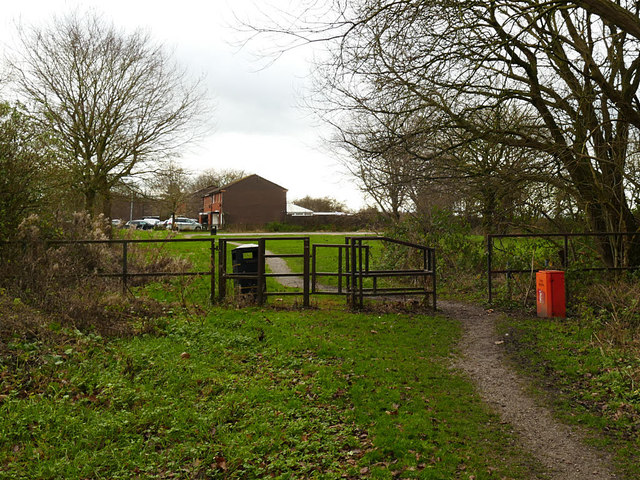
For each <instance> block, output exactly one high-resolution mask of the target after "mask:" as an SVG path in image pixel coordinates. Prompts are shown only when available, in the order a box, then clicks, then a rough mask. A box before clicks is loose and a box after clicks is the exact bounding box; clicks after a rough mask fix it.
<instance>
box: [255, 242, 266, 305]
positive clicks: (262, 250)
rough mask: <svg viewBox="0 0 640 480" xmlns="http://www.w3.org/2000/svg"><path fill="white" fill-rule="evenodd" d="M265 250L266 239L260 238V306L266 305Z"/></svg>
mask: <svg viewBox="0 0 640 480" xmlns="http://www.w3.org/2000/svg"><path fill="white" fill-rule="evenodd" d="M264 250H265V239H264V238H260V239H259V240H258V282H257V284H258V285H257V287H258V299H257V300H258V305H264V288H265V278H264Z"/></svg>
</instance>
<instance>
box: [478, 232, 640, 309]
mask: <svg viewBox="0 0 640 480" xmlns="http://www.w3.org/2000/svg"><path fill="white" fill-rule="evenodd" d="M638 235H639V233H638V232H601V233H539V234H538V233H522V234H490V235H487V296H488V301H489V303H491V302H493V277H494V276H496V275H505V276H506V277H507V279H509V278H510V276H512V275H515V274H525V273H527V274H531V275H532V274H535V273H536V272H538V271H540V270H543V269H545V268H547V267H548V265H547V264H548V263H549V262H548V259H545V265H544V266H543V267H534V265H533V264H532V265H531V266H530V268H518V267H515V268H514V267H513V266H512V265H509V263H508V262H507V263H506V265H504V266H503V267H502V268H494V248H495V242H496V240H502V239H510V238H513V239H517V238H525V239H545V240H549V242H553V244H554V245H556V246H558V247H559V248H558V251H557V254H558V255H557V260H559V265H558V267H559V268H560V269H562V270H565V271H566V270H571V271H575V272H590V271H591V272H610V271H632V270H638V269H640V265H630V266H607V265H600V266H580V263H579V260H581V258H580V256H578V255H575V254H574V255H573V258H574V259H575V260H572V255H571V254H570V253H571V249H572V247H573V240H574V239H577V238H582V239H595V238H598V237H611V238H614V239H618V238H620V239H622V238H623V237H634V236H638ZM554 239H557V240H558V242H557V243H556V242H555V241H554Z"/></svg>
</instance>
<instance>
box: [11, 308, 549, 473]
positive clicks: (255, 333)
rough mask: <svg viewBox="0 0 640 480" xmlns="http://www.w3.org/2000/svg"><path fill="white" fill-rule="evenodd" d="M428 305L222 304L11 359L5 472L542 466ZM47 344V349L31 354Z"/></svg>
mask: <svg viewBox="0 0 640 480" xmlns="http://www.w3.org/2000/svg"><path fill="white" fill-rule="evenodd" d="M459 333H460V332H459V327H458V325H457V324H455V323H454V322H451V321H450V320H446V319H442V318H432V317H428V316H423V315H399V314H384V315H383V314H351V313H344V312H342V311H332V310H329V311H302V312H300V311H273V310H259V309H242V310H222V309H214V310H212V311H210V312H209V314H208V315H207V316H206V317H189V316H181V315H176V316H174V317H169V318H167V319H166V321H164V322H159V323H158V324H157V332H156V333H155V334H145V335H141V336H138V337H134V338H128V339H114V340H108V341H107V340H105V339H104V338H102V337H100V336H97V335H92V334H83V333H80V332H78V331H70V332H67V335H66V336H64V337H63V338H65V340H64V341H63V342H61V343H59V344H57V345H54V346H51V345H49V346H48V347H47V349H46V351H44V350H43V351H42V352H40V351H39V349H40V345H41V343H40V342H39V341H37V340H36V339H33V340H28V339H22V340H20V341H15V342H13V343H11V344H9V348H11V349H12V350H13V351H14V353H15V355H14V357H13V358H16V359H17V360H16V361H14V362H13V363H12V364H10V365H9V364H0V394H1V397H0V399H1V400H0V478H11V479H13V478H16V479H17V478H29V479H34V478H43V479H44V478H67V479H75V478H77V479H80V478H114V479H115V478H127V479H128V478H265V477H274V478H327V479H331V478H430V479H436V478H437V479H452V478H459V479H475V480H480V479H493V478H513V479H521V478H522V479H524V478H531V477H532V476H535V474H536V473H537V472H536V471H535V470H534V467H533V466H532V465H533V464H532V462H531V461H530V460H529V458H528V457H527V456H526V455H524V454H523V453H522V452H521V451H519V450H518V449H517V448H516V447H514V446H513V444H514V442H513V438H512V436H511V433H510V432H509V431H508V430H507V427H506V426H505V425H501V424H500V422H499V421H498V420H497V418H496V417H494V416H492V415H490V414H489V413H487V411H486V409H485V408H484V407H483V406H482V404H481V402H480V400H479V398H478V397H477V396H476V395H475V394H474V392H473V389H472V387H471V386H470V384H469V383H468V382H467V381H466V380H464V379H463V378H461V377H459V376H457V375H456V374H455V373H453V372H452V371H451V370H450V368H449V367H448V365H449V361H450V360H449V356H450V352H451V350H452V348H454V345H455V342H456V341H457V339H458V336H459ZM40 353H41V354H42V356H41V358H40V361H38V362H34V361H33V359H34V358H35V357H37V356H38V355H39V354H40Z"/></svg>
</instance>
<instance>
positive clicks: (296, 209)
mask: <svg viewBox="0 0 640 480" xmlns="http://www.w3.org/2000/svg"><path fill="white" fill-rule="evenodd" d="M287 215H293V216H294V217H310V216H312V215H313V210H309V209H308V208H304V207H301V206H300V205H296V204H295V203H287Z"/></svg>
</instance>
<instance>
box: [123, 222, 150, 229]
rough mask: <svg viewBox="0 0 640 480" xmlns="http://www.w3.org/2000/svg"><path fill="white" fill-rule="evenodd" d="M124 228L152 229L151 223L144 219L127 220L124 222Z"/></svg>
mask: <svg viewBox="0 0 640 480" xmlns="http://www.w3.org/2000/svg"><path fill="white" fill-rule="evenodd" d="M124 228H132V229H136V230H152V229H153V225H152V224H150V223H149V222H147V221H146V220H129V221H128V222H127V223H125V224H124Z"/></svg>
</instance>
